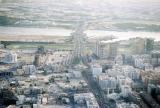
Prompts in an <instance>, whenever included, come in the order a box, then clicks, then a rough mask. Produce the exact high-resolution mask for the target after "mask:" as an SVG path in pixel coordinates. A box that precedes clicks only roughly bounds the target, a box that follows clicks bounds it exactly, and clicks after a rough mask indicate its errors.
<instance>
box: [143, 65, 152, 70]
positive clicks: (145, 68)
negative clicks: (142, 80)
mask: <svg viewBox="0 0 160 108" xmlns="http://www.w3.org/2000/svg"><path fill="white" fill-rule="evenodd" d="M144 70H145V71H153V66H152V65H151V64H149V63H145V64H144Z"/></svg>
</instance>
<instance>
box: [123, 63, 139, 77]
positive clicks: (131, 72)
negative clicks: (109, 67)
mask: <svg viewBox="0 0 160 108" xmlns="http://www.w3.org/2000/svg"><path fill="white" fill-rule="evenodd" d="M122 72H123V73H124V76H126V77H129V78H131V79H132V80H136V79H139V78H140V70H139V69H135V68H134V67H133V66H128V65H125V66H123V68H122Z"/></svg>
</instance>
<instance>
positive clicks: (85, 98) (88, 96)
mask: <svg viewBox="0 0 160 108" xmlns="http://www.w3.org/2000/svg"><path fill="white" fill-rule="evenodd" d="M74 101H75V103H77V104H79V103H80V104H82V103H86V105H87V106H86V107H87V108H99V105H98V103H97V100H96V98H95V96H94V95H93V93H80V94H74Z"/></svg>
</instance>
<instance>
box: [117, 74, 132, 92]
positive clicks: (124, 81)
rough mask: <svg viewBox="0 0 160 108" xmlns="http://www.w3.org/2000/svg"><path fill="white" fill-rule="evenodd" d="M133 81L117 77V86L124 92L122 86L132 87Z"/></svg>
mask: <svg viewBox="0 0 160 108" xmlns="http://www.w3.org/2000/svg"><path fill="white" fill-rule="evenodd" d="M132 82H133V81H132V79H130V78H128V77H125V76H117V84H118V87H119V89H120V90H122V86H124V85H128V86H130V87H131V86H132Z"/></svg>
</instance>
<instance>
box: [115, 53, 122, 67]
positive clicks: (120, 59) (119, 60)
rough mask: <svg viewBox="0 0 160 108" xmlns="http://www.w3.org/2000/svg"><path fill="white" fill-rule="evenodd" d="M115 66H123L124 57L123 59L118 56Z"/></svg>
mask: <svg viewBox="0 0 160 108" xmlns="http://www.w3.org/2000/svg"><path fill="white" fill-rule="evenodd" d="M115 64H119V65H123V57H122V55H118V56H117V57H116V58H115Z"/></svg>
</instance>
